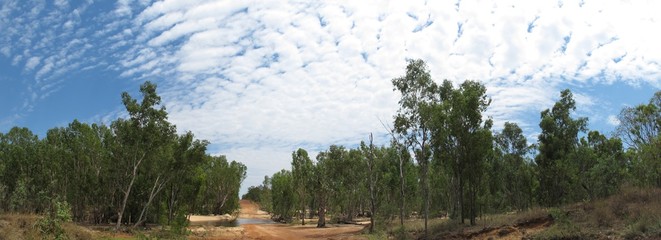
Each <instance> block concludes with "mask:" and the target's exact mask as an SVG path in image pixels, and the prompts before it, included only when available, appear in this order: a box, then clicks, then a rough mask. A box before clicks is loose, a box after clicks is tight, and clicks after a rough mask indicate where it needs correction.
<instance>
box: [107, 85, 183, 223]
mask: <svg viewBox="0 0 661 240" xmlns="http://www.w3.org/2000/svg"><path fill="white" fill-rule="evenodd" d="M140 92H141V94H142V101H141V102H138V100H137V99H134V98H133V97H131V96H130V95H129V94H128V93H127V92H124V93H122V102H123V103H124V106H125V107H126V111H127V112H128V114H129V118H128V119H117V120H116V121H114V122H113V123H112V124H111V129H112V130H113V133H114V135H115V140H116V141H117V144H116V145H115V149H113V157H114V158H115V159H114V161H115V163H116V164H117V167H118V168H120V169H121V170H120V171H119V174H120V175H119V176H116V183H117V187H118V189H119V190H120V191H121V193H122V195H123V197H122V200H121V201H120V203H119V206H118V207H117V215H118V220H117V223H116V225H115V229H119V227H120V225H121V223H122V221H123V217H124V212H125V210H126V206H127V204H128V202H129V197H131V194H132V190H133V188H134V185H135V183H136V179H138V177H140V176H141V175H143V174H145V172H146V171H144V170H142V169H143V168H144V165H149V166H155V165H156V164H153V162H156V161H159V160H161V158H165V157H167V156H166V153H165V152H166V151H168V150H169V147H170V144H171V143H172V138H173V137H174V134H175V128H174V126H173V125H171V124H170V123H169V122H168V121H167V112H166V111H165V107H163V106H160V107H159V105H160V103H161V97H160V96H158V95H157V94H156V85H155V84H153V83H151V82H145V83H144V84H142V85H141V86H140ZM161 184H162V180H161V179H160V176H157V177H156V179H154V186H155V187H158V186H159V185H161ZM150 195H151V194H150Z"/></svg>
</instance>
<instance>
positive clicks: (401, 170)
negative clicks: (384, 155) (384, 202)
mask: <svg viewBox="0 0 661 240" xmlns="http://www.w3.org/2000/svg"><path fill="white" fill-rule="evenodd" d="M398 155H399V181H400V183H401V186H400V189H399V190H400V197H401V198H402V199H401V201H400V205H399V224H400V226H401V227H402V231H403V230H404V207H405V206H406V205H405V201H406V196H405V195H404V188H405V181H404V159H402V155H401V153H400V154H398Z"/></svg>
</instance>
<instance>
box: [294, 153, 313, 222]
mask: <svg viewBox="0 0 661 240" xmlns="http://www.w3.org/2000/svg"><path fill="white" fill-rule="evenodd" d="M291 168H292V177H293V181H294V182H293V183H294V189H295V191H296V194H297V195H298V204H299V206H300V210H301V213H300V218H301V225H305V208H306V206H307V204H308V202H309V200H310V196H309V195H310V193H311V192H312V191H311V190H310V188H311V187H310V180H311V177H312V160H310V157H309V156H308V152H307V151H305V150H304V149H301V148H299V149H298V150H296V151H295V152H292V162H291Z"/></svg>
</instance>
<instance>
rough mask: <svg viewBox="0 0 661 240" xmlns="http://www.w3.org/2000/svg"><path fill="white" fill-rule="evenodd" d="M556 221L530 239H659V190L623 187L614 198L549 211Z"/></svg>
mask: <svg viewBox="0 0 661 240" xmlns="http://www.w3.org/2000/svg"><path fill="white" fill-rule="evenodd" d="M551 212H552V215H553V217H554V219H556V224H554V225H553V226H552V227H550V228H549V229H547V230H545V231H543V232H540V233H539V234H536V235H534V236H533V239H650V238H651V239H658V238H661V189H659V188H649V189H640V188H631V187H625V188H623V189H622V191H621V192H620V193H618V194H616V195H613V196H611V197H609V198H606V199H601V200H597V201H593V202H586V203H578V204H574V205H570V206H568V207H565V208H564V209H562V210H558V209H555V210H552V211H551Z"/></svg>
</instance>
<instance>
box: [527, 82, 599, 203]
mask: <svg viewBox="0 0 661 240" xmlns="http://www.w3.org/2000/svg"><path fill="white" fill-rule="evenodd" d="M575 109H576V102H575V101H574V98H573V94H572V93H571V91H569V89H567V90H564V91H562V92H561V94H560V100H558V102H556V103H555V105H554V106H553V108H552V109H546V110H544V111H542V113H541V122H540V123H539V127H540V128H541V129H542V133H541V134H540V135H539V137H538V139H539V155H537V157H536V158H535V162H536V163H537V167H538V172H539V175H538V178H539V184H540V188H539V193H538V196H539V201H540V203H541V204H542V205H544V206H557V205H559V204H561V203H567V202H571V201H572V200H573V199H572V198H571V196H568V194H566V193H567V192H568V191H566V190H565V189H574V187H573V186H572V185H573V184H575V181H572V180H575V176H576V175H575V174H572V172H573V171H574V170H576V169H575V168H572V167H571V165H572V164H573V163H572V162H571V161H572V159H571V158H570V155H571V153H572V152H573V151H574V150H575V149H576V147H577V145H578V133H579V132H584V131H586V125H587V122H588V120H587V118H578V119H574V118H572V117H571V112H572V111H574V110H575ZM569 193H571V191H569Z"/></svg>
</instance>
